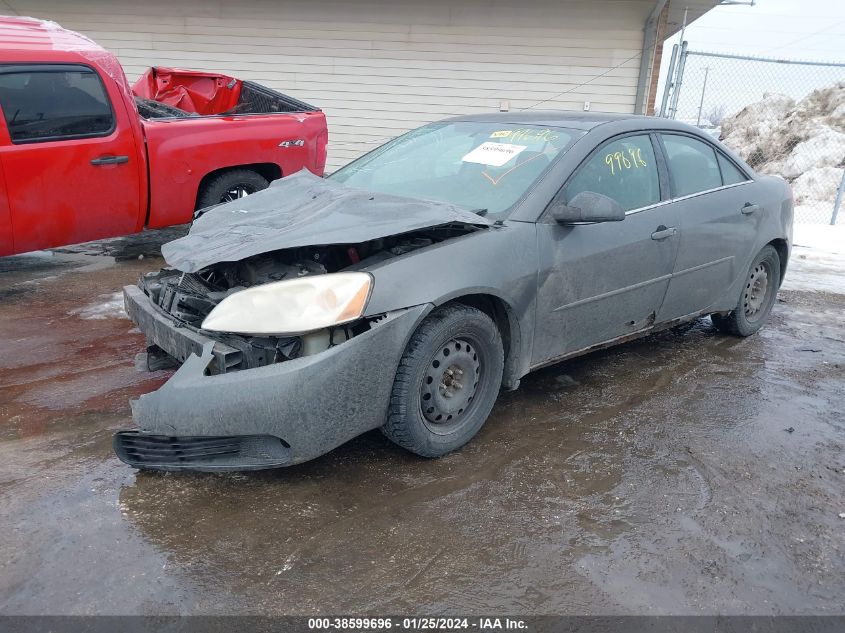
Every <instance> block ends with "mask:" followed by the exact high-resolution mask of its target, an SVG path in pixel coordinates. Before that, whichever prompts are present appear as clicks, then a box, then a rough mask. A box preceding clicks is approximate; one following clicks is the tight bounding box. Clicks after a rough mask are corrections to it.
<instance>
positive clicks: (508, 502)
mask: <svg viewBox="0 0 845 633" xmlns="http://www.w3.org/2000/svg"><path fill="white" fill-rule="evenodd" d="M71 255H73V257H77V256H78V257H83V258H90V257H95V258H97V256H94V255H90V254H85V253H82V254H79V253H76V254H71ZM98 258H99V259H101V260H107V261H106V263H105V264H103V265H102V266H100V264H99V263H98V264H97V266H100V267H99V268H97V271H96V274H91V273H90V270H91V268H90V267H91V266H92V263H91V261H90V260H86V262H87V263H84V264H83V265H81V266H77V265H76V260H74V261H72V262H70V263H67V265H66V266H64V267H62V266H59V267H54V268H50V269H49V277H45V278H39V277H38V276H39V275H40V274H41V272H42V269H40V268H38V266H36V267H35V270H34V271H31V272H32V274H31V275H30V279H27V278H26V277H27V274H29V273H27V269H26V267H22V268H20V269H15V270H8V271H0V272H2V274H0V292H3V291H4V290H5V291H7V292H8V290H9V288H12V289H14V288H18V287H21V285H20V284H26V283H29V282H33V283H32V284H30V285H34V286H35V287H37V292H18V293H11V294H7V295H6V296H5V298H4V299H3V301H2V303H0V328H2V331H3V333H4V336H3V339H2V340H0V403H2V405H1V406H0V464H2V465H0V500H2V503H3V506H4V510H5V511H4V513H3V517H4V518H0V530H2V531H3V533H4V534H6V535H7V538H6V539H4V542H3V543H0V557H2V560H4V561H7V563H6V564H5V565H4V567H5V569H6V571H5V572H4V574H3V578H2V579H0V610H2V611H3V612H4V613H20V612H29V613H32V612H42V613H43V612H54V613H76V612H79V613H83V612H88V611H92V612H107V613H162V612H165V613H187V612H199V611H203V612H210V613H232V612H253V613H309V612H313V611H314V610H316V609H318V608H319V609H322V610H323V611H326V610H328V611H332V612H350V613H352V612H358V613H360V612H365V611H380V612H385V613H387V612H392V613H401V612H410V611H414V612H416V611H420V610H422V611H426V612H429V613H440V612H450V613H455V612H473V613H487V612H502V611H503V610H504V611H507V612H512V613H520V612H522V613H528V612H530V613H643V612H646V611H649V612H651V613H699V612H703V611H708V610H709V611H710V612H713V611H717V612H721V613H729V612H739V613H742V612H753V613H776V612H778V611H779V610H784V611H788V612H801V611H802V610H805V611H807V610H810V611H813V612H819V610H820V609H823V608H826V606H829V605H830V604H832V603H831V602H830V600H835V597H836V596H837V595H839V596H840V597H841V595H842V594H843V593H845V574H842V573H841V571H842V569H843V568H845V565H844V564H843V556H845V545H843V542H842V536H841V535H842V531H841V520H840V519H838V518H837V512H841V511H843V507H845V506H843V505H842V504H843V493H842V490H843V489H845V487H843V483H845V450H844V449H843V442H842V439H841V438H842V431H843V420H842V416H841V402H842V401H843V396H845V393H843V385H844V384H845V369H843V367H845V364H843V361H844V360H845V343H843V342H842V340H843V338H845V337H843V334H842V332H843V318H845V317H843V314H845V313H843V310H842V308H843V307H845V298H843V297H842V296H840V295H825V296H822V295H818V294H813V293H804V292H797V291H790V292H786V293H784V295H783V302H782V303H779V304H778V305H777V306H776V308H775V314H774V316H773V321H772V324H771V325H770V326H769V327H767V328H766V329H764V330H763V331H762V332H761V333H760V335H758V336H756V337H752V338H750V339H733V338H727V337H722V336H719V335H717V334H715V333H714V331H713V328H712V326H711V324H710V322H709V320H708V319H702V320H699V321H697V322H695V323H693V324H690V325H687V326H684V327H682V328H677V329H675V330H672V331H669V332H664V333H661V334H658V335H655V336H652V337H650V338H648V339H644V340H642V341H637V342H632V343H628V344H626V345H623V346H621V347H618V348H615V349H611V350H607V351H604V352H599V353H596V354H592V355H590V356H587V357H584V358H581V359H576V360H573V361H570V362H567V363H564V364H561V365H559V366H555V367H550V368H547V369H545V370H543V371H541V372H538V373H536V374H534V375H531V376H529V377H527V378H525V379H524V380H523V384H522V386H521V388H520V389H519V390H518V391H517V392H513V393H506V394H503V395H502V396H501V397H500V399H499V402H498V403H497V406H496V408H495V409H494V412H493V415H492V417H491V418H490V420H489V421H488V423H487V424H486V426H485V427H484V429H482V432H481V433H480V434H479V436H478V437H477V438H476V439H475V440H474V441H473V442H471V443H470V444H469V445H468V446H467V447H465V448H464V449H463V450H461V451H459V452H457V453H454V454H452V455H449V456H447V457H445V458H443V459H440V460H434V461H430V460H424V459H420V458H417V457H415V456H413V455H410V454H408V453H406V452H404V451H402V450H401V449H399V448H397V447H395V446H393V445H392V444H390V443H389V442H388V441H387V440H386V439H384V438H383V437H382V436H381V435H380V434H379V433H378V432H372V433H368V434H366V435H364V436H362V437H360V438H357V439H355V440H353V441H352V442H349V443H348V444H346V445H344V446H342V447H340V448H338V449H336V450H335V451H333V452H332V453H330V454H329V455H327V456H325V457H323V458H320V459H317V460H314V461H312V462H309V463H306V464H302V465H300V466H296V467H293V468H289V469H282V470H278V471H270V472H258V473H247V474H227V475H205V474H187V473H186V474H169V475H168V474H147V473H135V472H134V471H132V470H131V469H129V468H127V467H125V466H123V465H122V464H121V463H119V462H118V461H117V459H116V458H115V457H113V456H112V454H111V449H110V438H111V433H112V432H113V431H114V430H115V429H117V428H120V427H123V426H126V425H128V424H129V423H130V414H129V407H128V404H127V401H128V400H129V398H133V397H137V396H138V395H139V394H141V393H145V392H147V391H151V390H153V389H155V388H157V386H158V385H159V384H161V382H163V381H164V380H165V379H166V377H167V375H168V373H167V372H159V373H158V374H154V375H149V374H145V373H141V372H139V371H138V370H137V369H136V368H135V366H134V362H133V358H134V355H135V354H136V353H137V352H138V351H140V350H141V348H142V346H143V337H142V335H141V334H140V333H139V332H138V331H137V330H136V329H134V328H133V327H132V324H131V323H130V322H129V321H127V320H126V319H125V318H123V317H122V316H121V314H120V311H119V309H113V308H114V307H115V306H114V305H113V304H114V301H113V298H114V293H116V292H118V290H119V288H120V287H121V286H122V285H124V284H126V283H131V282H132V281H133V280H134V279H135V278H136V277H137V275H138V274H140V273H141V272H143V271H146V270H150V269H154V268H156V267H158V265H160V263H161V261H160V260H159V259H155V258H154V259H145V260H142V261H138V260H130V259H125V260H120V259H118V260H117V261H116V260H115V259H114V258H113V257H112V256H108V257H103V256H99V257H98ZM86 267H87V268H86ZM81 268H86V270H80V269H81ZM44 270H47V269H44ZM22 315H25V318H22ZM814 349H818V350H819V351H802V350H814ZM787 428H792V429H793V431H792V432H787V431H786V430H785V429H787ZM810 583H813V589H812V592H811V593H808V592H806V591H795V588H796V587H799V586H800V587H806V586H808V584H810Z"/></svg>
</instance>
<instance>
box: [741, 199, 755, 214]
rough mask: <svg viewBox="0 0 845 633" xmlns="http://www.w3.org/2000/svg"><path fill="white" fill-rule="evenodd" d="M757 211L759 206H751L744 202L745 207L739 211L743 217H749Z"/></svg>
mask: <svg viewBox="0 0 845 633" xmlns="http://www.w3.org/2000/svg"><path fill="white" fill-rule="evenodd" d="M759 210H760V205H759V204H751V203H750V202H746V203H745V205H743V207H742V209H740V211H742V213H743V215H751V214H752V213H754V212H755V211H759Z"/></svg>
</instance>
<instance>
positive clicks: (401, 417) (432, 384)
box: [382, 305, 504, 457]
mask: <svg viewBox="0 0 845 633" xmlns="http://www.w3.org/2000/svg"><path fill="white" fill-rule="evenodd" d="M503 368H504V352H503V349H502V337H501V335H500V334H499V330H498V328H497V327H496V325H495V323H493V321H492V320H491V319H490V317H488V316H487V315H486V314H484V313H483V312H481V311H480V310H477V309H475V308H471V307H469V306H464V305H450V306H446V307H443V308H440V309H438V310H436V311H435V312H433V313H432V314H431V315H429V316H428V318H426V319H425V320H424V321H423V322H422V324H421V325H420V326H419V328H418V329H417V331H416V332H414V334H413V336H412V337H411V340H410V342H409V343H408V347H407V348H406V349H405V353H404V354H403V355H402V359H401V361H400V362H399V369H398V370H397V372H396V378H395V380H394V381H393V391H392V393H391V397H390V407H389V409H388V416H387V422H386V423H385V424H384V426H382V432H383V433H384V434H385V435H386V436H387V437H388V438H389V439H390V440H392V441H393V442H395V443H396V444H398V445H399V446H401V447H402V448H405V449H407V450H409V451H411V452H412V453H416V454H417V455H421V456H423V457H440V456H442V455H445V454H446V453H449V452H451V451H454V450H455V449H458V448H460V447H461V446H463V445H464V444H466V443H467V442H468V441H469V440H470V439H472V437H473V436H474V435H475V434H476V433H478V431H479V429H481V427H482V426H483V425H484V422H485V421H486V420H487V416H489V415H490V410H491V409H492V408H493V403H495V402H496V397H497V396H498V394H499V387H500V386H501V383H502V370H503Z"/></svg>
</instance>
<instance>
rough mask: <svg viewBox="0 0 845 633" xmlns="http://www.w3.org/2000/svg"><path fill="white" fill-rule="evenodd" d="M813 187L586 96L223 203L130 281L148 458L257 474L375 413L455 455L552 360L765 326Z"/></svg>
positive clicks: (469, 120) (134, 460) (118, 440)
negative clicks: (688, 334)
mask: <svg viewBox="0 0 845 633" xmlns="http://www.w3.org/2000/svg"><path fill="white" fill-rule="evenodd" d="M791 237H792V195H791V192H790V190H789V187H788V185H787V184H786V182H784V181H783V180H780V179H777V178H773V177H768V176H760V175H757V174H755V173H754V172H753V171H752V170H751V169H750V168H749V167H748V165H746V164H745V163H743V162H742V161H741V160H740V159H739V158H738V157H737V156H735V155H734V154H732V153H731V152H730V151H729V150H727V149H726V148H725V147H724V146H722V145H721V144H719V143H718V142H717V141H714V140H713V139H712V138H710V137H708V136H706V135H703V134H701V133H700V132H699V131H697V130H696V129H694V128H692V127H690V126H687V125H684V124H681V123H676V122H674V121H668V120H663V119H651V118H642V117H631V116H627V117H625V116H622V117H618V116H617V117H615V116H609V115H589V116H578V115H573V114H570V113H530V114H495V115H483V116H482V115H479V116H472V117H460V118H455V119H449V120H447V121H442V122H439V123H435V124H432V125H427V126H425V127H422V128H419V129H417V130H414V131H412V132H410V133H408V134H405V135H404V136H401V137H399V138H397V139H394V140H393V141H391V142H389V143H387V144H385V145H384V146H382V147H380V148H378V149H376V150H374V151H372V152H370V153H369V154H367V155H365V156H364V157H362V158H360V159H358V160H357V161H355V162H353V163H351V164H349V165H347V166H346V167H344V168H342V169H341V170H339V171H338V172H336V173H335V174H333V175H332V176H331V177H329V178H328V179H320V178H317V177H315V176H312V175H311V174H309V173H306V172H301V173H299V174H295V175H291V176H288V177H286V178H284V179H283V180H281V181H278V182H276V183H274V184H273V185H272V186H271V187H270V188H269V189H267V190H265V191H262V192H259V193H256V194H253V195H251V196H249V197H247V198H243V199H240V200H237V201H234V202H231V203H227V204H224V205H220V206H217V207H214V208H212V209H211V210H209V211H207V212H206V213H205V214H204V215H202V217H200V218H199V219H198V220H197V221H196V222H195V223H194V225H193V227H192V228H191V230H190V232H189V233H188V235H187V236H185V237H183V238H181V239H178V240H176V241H174V242H171V243H169V244H166V245H165V246H164V247H163V248H162V253H163V255H164V257H165V259H166V261H167V263H168V264H169V265H170V268H165V269H164V270H162V271H160V272H157V273H152V274H148V275H146V276H144V277H143V278H142V279H141V280H140V282H139V284H138V285H137V286H127V287H126V288H125V289H124V293H125V302H126V309H127V312H128V313H129V315H130V316H131V318H132V320H133V321H135V323H137V325H138V327H139V328H140V329H141V331H142V332H143V333H144V334H145V335H146V337H147V341H148V345H147V359H148V363H149V368H150V369H156V368H161V367H165V366H174V367H178V370H177V371H176V372H175V373H174V374H173V376H172V377H171V378H170V380H169V381H168V382H167V383H166V384H165V385H164V386H162V387H161V388H160V389H159V390H158V391H156V392H154V393H150V394H147V395H144V396H142V397H141V398H140V399H139V400H137V401H136V402H134V403H133V416H134V418H135V422H136V424H137V427H138V428H137V429H136V430H128V431H122V432H119V433H117V434H116V436H115V443H114V446H115V450H116V452H117V454H118V456H119V457H120V458H121V459H122V460H123V461H125V462H127V463H128V464H131V465H132V466H135V467H137V468H142V469H153V470H183V469H190V470H207V471H219V470H246V469H260V468H273V467H278V466H288V465H291V464H296V463H300V462H303V461H305V460H309V459H312V458H314V457H317V456H319V455H322V454H324V453H326V452H328V451H330V450H331V449H333V448H335V447H336V446H339V445H340V444H343V443H344V442H346V441H348V440H350V439H351V438H353V437H355V436H357V435H360V434H361V433H364V432H366V431H369V430H371V429H376V428H381V430H382V431H383V432H384V434H385V435H386V436H387V437H388V438H390V439H391V440H393V441H394V442H396V443H397V444H399V445H400V446H402V447H404V448H406V449H408V450H410V451H412V452H414V453H416V454H418V455H422V456H425V457H437V456H440V455H444V454H446V453H448V452H450V451H453V450H455V449H457V448H459V447H461V446H462V445H464V444H465V443H466V442H467V441H469V440H470V439H471V438H472V437H473V436H474V435H475V434H476V433H477V432H478V430H479V429H480V428H481V426H482V425H483V424H484V422H485V420H486V419H487V417H488V415H489V414H490V411H491V409H492V407H493V404H494V402H495V400H496V397H497V395H498V393H499V391H500V389H503V388H504V389H516V388H517V387H518V385H519V381H520V378H521V377H522V376H524V375H525V374H527V373H528V372H530V371H532V370H535V369H537V368H539V367H543V366H545V365H548V364H551V363H555V362H558V361H561V360H563V359H567V358H571V357H573V356H577V355H580V354H584V353H586V352H589V351H590V350H594V349H597V348H601V347H606V346H608V345H612V344H614V343H618V342H623V341H628V340H631V339H632V338H635V337H639V336H644V335H647V334H649V333H651V332H654V331H656V330H659V329H663V328H667V327H671V326H674V325H677V324H679V323H682V322H685V321H690V320H693V319H696V318H698V317H700V316H703V315H711V317H712V319H713V323H714V324H715V326H716V327H717V328H718V329H719V330H721V331H724V332H729V333H732V334H735V335H741V336H748V335H750V334H753V333H754V332H756V331H757V330H758V329H759V328H760V327H761V326H762V325H763V323H764V321H765V320H766V318H767V317H768V315H769V312H770V311H771V308H772V305H773V304H774V302H775V297H776V294H777V290H778V288H779V286H780V283H781V280H782V279H783V275H784V273H785V270H786V264H787V260H788V258H789V253H790V249H791Z"/></svg>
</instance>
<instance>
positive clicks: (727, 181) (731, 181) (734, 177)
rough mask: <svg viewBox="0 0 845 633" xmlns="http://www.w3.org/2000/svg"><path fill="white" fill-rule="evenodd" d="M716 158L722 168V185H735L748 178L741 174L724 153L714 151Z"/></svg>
mask: <svg viewBox="0 0 845 633" xmlns="http://www.w3.org/2000/svg"><path fill="white" fill-rule="evenodd" d="M716 158H717V159H718V160H719V168H720V169H721V170H722V184H723V185H735V184H737V183H740V182H745V181H746V180H748V176H746V175H745V174H743V173H742V172H741V171H740V170H739V168H738V167H737V166H736V165H734V164H733V163H732V162H731V161H730V160H728V158H727V157H726V156H725V155H724V154H722V153H721V152H716Z"/></svg>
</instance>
